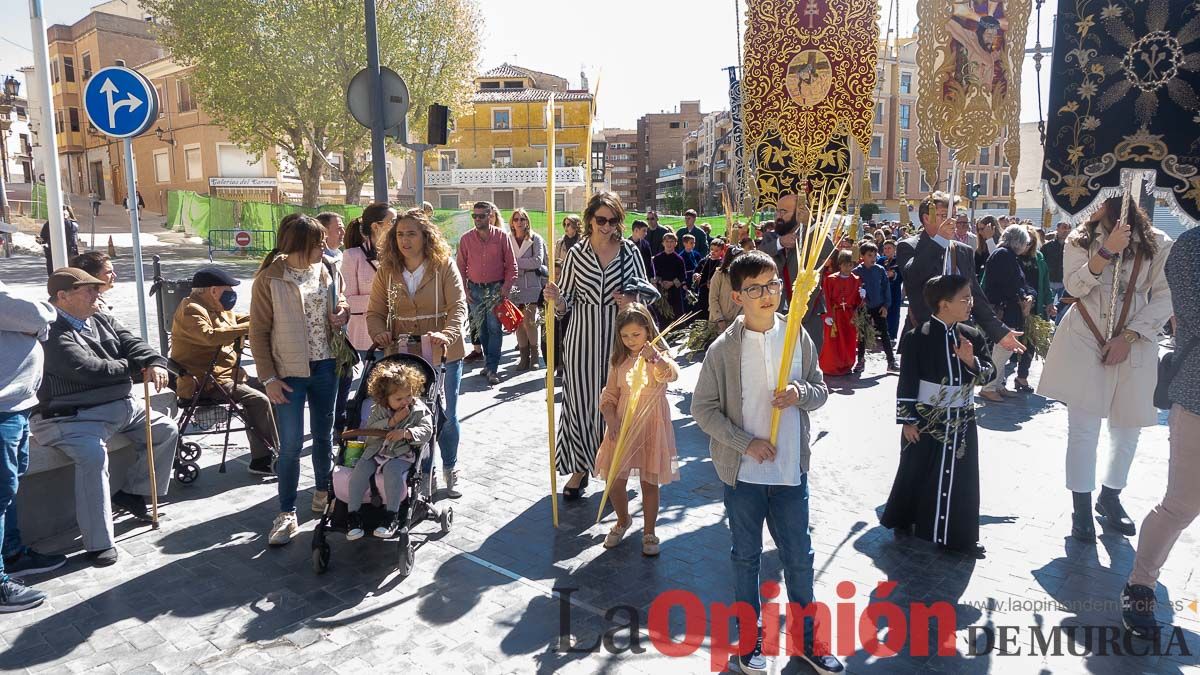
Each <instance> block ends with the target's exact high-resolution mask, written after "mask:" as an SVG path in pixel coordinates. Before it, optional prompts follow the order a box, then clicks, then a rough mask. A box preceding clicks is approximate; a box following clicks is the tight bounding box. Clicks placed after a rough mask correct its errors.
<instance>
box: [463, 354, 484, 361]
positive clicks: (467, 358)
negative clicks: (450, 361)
mask: <svg viewBox="0 0 1200 675" xmlns="http://www.w3.org/2000/svg"><path fill="white" fill-rule="evenodd" d="M482 360H483V352H471V353H470V354H467V355H466V356H464V357H463V361H466V362H467V363H474V362H475V361H482Z"/></svg>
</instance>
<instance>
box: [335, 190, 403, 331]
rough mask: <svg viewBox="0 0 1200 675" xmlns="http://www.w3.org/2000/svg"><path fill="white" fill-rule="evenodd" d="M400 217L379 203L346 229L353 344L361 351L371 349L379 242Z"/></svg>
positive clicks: (346, 273)
mask: <svg viewBox="0 0 1200 675" xmlns="http://www.w3.org/2000/svg"><path fill="white" fill-rule="evenodd" d="M395 220H396V210H395V209H393V208H392V207H390V206H388V205H387V204H384V203H381V202H375V203H372V204H370V205H368V206H367V208H365V209H363V212H362V216H361V217H360V218H355V219H354V220H353V221H351V222H350V227H349V228H347V230H346V252H345V254H344V255H343V258H342V276H343V277H345V284H346V286H345V291H346V300H347V302H349V303H350V325H349V327H348V329H347V330H348V333H349V335H350V344H352V345H354V348H355V349H357V350H358V351H360V352H366V351H367V350H369V349H371V344H372V341H371V335H370V333H369V331H368V330H367V303H368V301H369V300H370V299H371V285H372V284H374V283H375V271H376V270H377V269H379V263H378V262H377V261H376V248H375V242H376V239H377V238H378V236H379V235H380V234H381V233H384V232H387V231H388V230H389V229H391V227H392V223H393V222H394V221H395Z"/></svg>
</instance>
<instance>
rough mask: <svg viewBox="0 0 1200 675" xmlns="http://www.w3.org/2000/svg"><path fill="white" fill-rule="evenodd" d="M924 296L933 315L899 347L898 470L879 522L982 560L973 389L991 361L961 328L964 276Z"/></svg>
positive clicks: (942, 281) (967, 294)
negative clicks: (900, 431)
mask: <svg viewBox="0 0 1200 675" xmlns="http://www.w3.org/2000/svg"><path fill="white" fill-rule="evenodd" d="M923 295H924V300H925V301H926V302H927V303H928V306H929V307H931V308H937V309H936V313H935V314H934V315H933V317H932V318H930V319H929V320H927V321H925V322H924V323H922V324H921V325H920V326H918V327H917V328H915V329H914V330H912V331H910V332H908V333H907V334H906V335H905V336H904V337H903V338H902V339H901V342H900V353H901V357H900V381H899V384H897V386H896V421H897V423H899V424H902V425H903V426H904V431H903V438H902V441H901V443H902V445H901V452H900V468H899V469H898V470H897V471H896V480H895V482H894V483H893V484H892V493H891V495H890V496H888V501H887V506H886V507H885V508H884V511H883V515H882V516H881V517H880V519H879V522H880V523H881V524H882V525H883V526H884V527H888V528H892V529H893V530H895V531H896V533H897V534H900V535H903V534H907V533H910V532H913V533H915V534H916V535H917V536H918V537H920V538H922V539H927V540H929V541H932V542H933V543H935V544H938V545H939V546H943V547H945V548H948V549H951V550H954V551H959V552H962V553H966V554H967V555H972V556H974V557H979V558H981V557H983V554H984V549H983V547H982V546H980V545H979V437H978V433H977V429H976V426H975V387H976V386H978V385H980V384H984V383H986V382H987V381H989V380H991V379H992V377H993V374H994V370H993V368H992V359H991V356H990V355H989V350H988V346H987V341H986V340H985V338H984V336H983V333H982V332H980V331H979V330H978V329H976V328H973V327H971V326H969V325H967V324H965V323H963V322H964V321H966V320H967V319H968V318H969V317H970V316H971V308H972V305H973V304H974V297H973V295H972V289H971V283H970V280H969V279H968V278H967V277H963V276H960V275H957V274H950V275H942V276H936V277H934V278H932V279H930V280H929V282H928V283H927V284H926V285H925V288H924V292H923Z"/></svg>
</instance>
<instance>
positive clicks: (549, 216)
mask: <svg viewBox="0 0 1200 675" xmlns="http://www.w3.org/2000/svg"><path fill="white" fill-rule="evenodd" d="M545 119H546V236H547V237H548V242H547V243H548V245H547V246H546V249H547V254H548V255H547V260H548V262H549V263H550V264H549V265H547V266H546V269H547V270H549V272H550V283H558V275H557V274H555V272H554V262H555V261H554V94H551V95H550V100H549V101H548V102H547V103H546V115H545ZM589 154H590V152H589ZM584 184H585V185H590V184H591V181H590V180H586V181H585V182H584ZM554 305H555V302H554V300H551V299H550V298H549V297H547V298H546V310H545V317H546V428H547V430H548V434H547V437H548V439H549V446H550V515H551V519H552V521H553V523H554V527H558V449H557V447H556V445H555V435H556V434H555V428H554V318H555V315H554V312H555V310H554Z"/></svg>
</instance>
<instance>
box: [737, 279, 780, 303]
mask: <svg viewBox="0 0 1200 675" xmlns="http://www.w3.org/2000/svg"><path fill="white" fill-rule="evenodd" d="M764 292H766V293H767V294H768V295H779V294H780V293H782V292H783V282H782V281H780V280H779V279H772V280H771V281H768V282H767V283H765V284H756V285H754V286H747V287H745V288H743V289H742V295H744V296H746V297H747V298H750V299H751V300H757V299H759V298H761V297H762V296H763V293H764Z"/></svg>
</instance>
